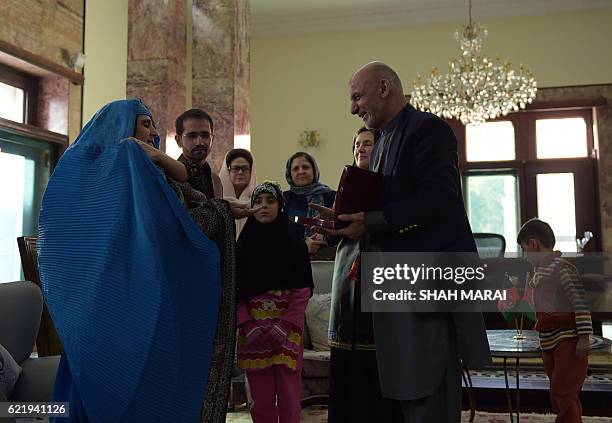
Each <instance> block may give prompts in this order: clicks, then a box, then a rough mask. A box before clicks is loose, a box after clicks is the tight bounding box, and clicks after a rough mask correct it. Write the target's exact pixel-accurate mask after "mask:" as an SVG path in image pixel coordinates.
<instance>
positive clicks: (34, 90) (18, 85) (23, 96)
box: [0, 64, 38, 124]
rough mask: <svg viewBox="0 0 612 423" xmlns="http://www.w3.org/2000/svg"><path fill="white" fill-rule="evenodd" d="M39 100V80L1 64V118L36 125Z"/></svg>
mask: <svg viewBox="0 0 612 423" xmlns="http://www.w3.org/2000/svg"><path fill="white" fill-rule="evenodd" d="M37 98H38V78H36V77H35V76H32V75H28V74H25V73H22V72H20V71H18V70H16V69H13V68H9V67H7V66H4V65H2V64H0V118H2V119H8V120H12V121H13V122H17V123H26V124H32V123H34V122H35V121H36V103H37Z"/></svg>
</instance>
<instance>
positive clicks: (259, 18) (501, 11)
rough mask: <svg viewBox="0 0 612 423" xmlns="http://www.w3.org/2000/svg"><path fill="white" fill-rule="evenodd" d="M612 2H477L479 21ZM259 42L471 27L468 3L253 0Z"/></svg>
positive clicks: (600, 6) (610, 3)
mask: <svg viewBox="0 0 612 423" xmlns="http://www.w3.org/2000/svg"><path fill="white" fill-rule="evenodd" d="M610 7H612V0H473V4H472V15H473V17H474V19H478V20H484V19H491V18H503V17H512V16H538V15H546V14H551V13H559V12H571V11H579V10H594V9H605V8H610ZM251 13H252V22H251V24H252V31H253V36H255V37H265V36H279V35H295V34H303V33H309V32H328V31H348V30H356V29H363V28H380V27H388V26H409V25H419V24H427V23H436V22H453V21H464V20H465V21H467V17H468V1H467V0H251Z"/></svg>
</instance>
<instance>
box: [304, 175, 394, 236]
mask: <svg viewBox="0 0 612 423" xmlns="http://www.w3.org/2000/svg"><path fill="white" fill-rule="evenodd" d="M383 186H384V183H383V175H382V174H380V173H377V172H371V171H369V170H364V169H360V168H358V167H357V166H351V165H347V166H345V167H344V170H343V171H342V176H341V177H340V182H339V183H338V190H337V191H336V201H335V203H334V212H335V214H336V216H339V215H341V214H351V213H358V212H362V211H373V210H378V209H380V206H381V204H380V203H381V198H382V193H383ZM295 220H296V222H298V223H301V224H303V225H306V226H319V227H322V228H330V229H339V228H342V227H345V226H348V222H341V221H339V220H338V219H337V218H336V219H334V220H326V219H318V218H310V217H301V216H298V217H296V218H295Z"/></svg>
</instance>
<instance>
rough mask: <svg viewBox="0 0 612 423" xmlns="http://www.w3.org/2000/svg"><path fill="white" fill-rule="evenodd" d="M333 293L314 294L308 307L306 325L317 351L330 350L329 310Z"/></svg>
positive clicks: (313, 346)
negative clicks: (328, 336) (328, 332)
mask: <svg viewBox="0 0 612 423" xmlns="http://www.w3.org/2000/svg"><path fill="white" fill-rule="evenodd" d="M330 308H331V293H330V292H328V293H325V294H314V295H313V296H312V298H310V301H309V302H308V306H307V307H306V325H307V326H308V332H309V335H310V342H311V343H312V348H313V349H314V350H315V351H329V344H328V343H327V331H328V329H329V311H330Z"/></svg>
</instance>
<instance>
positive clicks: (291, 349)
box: [237, 288, 311, 370]
mask: <svg viewBox="0 0 612 423" xmlns="http://www.w3.org/2000/svg"><path fill="white" fill-rule="evenodd" d="M310 295H311V289H310V288H298V289H290V290H283V291H277V290H275V291H268V292H265V293H263V294H259V295H255V296H254V297H251V298H249V299H248V300H246V301H240V302H239V303H238V310H237V324H238V339H237V346H238V366H239V367H240V368H241V369H245V370H257V369H264V368H267V367H270V366H273V365H278V364H280V365H285V366H287V367H289V368H290V369H292V370H301V369H302V356H303V354H304V341H303V338H302V336H303V332H304V312H305V310H306V306H307V305H308V300H309V299H310ZM280 321H283V326H285V327H288V328H290V329H289V330H287V331H286V339H285V342H284V343H283V344H282V345H281V346H280V347H278V348H270V347H268V346H256V345H252V344H251V343H249V342H248V339H247V333H245V327H247V325H246V324H247V323H250V324H251V325H253V326H256V327H259V328H261V329H262V332H267V331H269V330H271V329H272V327H273V326H274V325H276V324H278V323H279V322H280Z"/></svg>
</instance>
